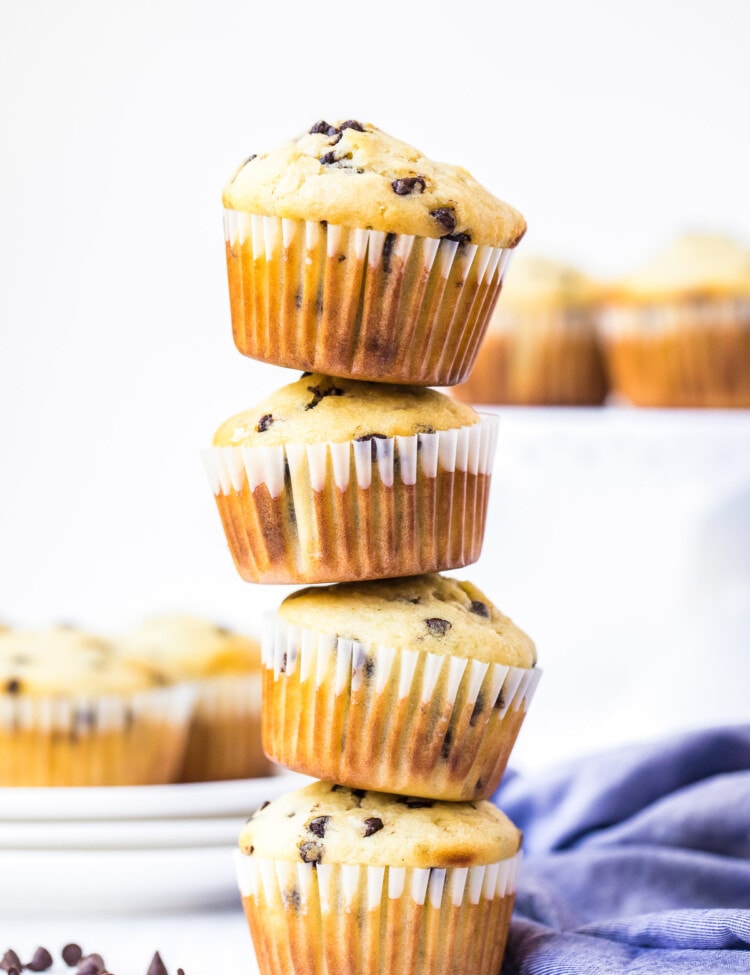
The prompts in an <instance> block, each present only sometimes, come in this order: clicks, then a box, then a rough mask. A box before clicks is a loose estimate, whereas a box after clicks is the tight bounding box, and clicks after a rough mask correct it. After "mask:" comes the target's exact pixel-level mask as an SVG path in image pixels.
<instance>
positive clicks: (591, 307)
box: [454, 253, 609, 406]
mask: <svg viewBox="0 0 750 975" xmlns="http://www.w3.org/2000/svg"><path fill="white" fill-rule="evenodd" d="M602 300H603V286H602V285H601V284H600V283H599V282H597V281H595V280H594V279H593V278H591V277H590V276H588V275H586V274H584V273H583V272H582V271H580V270H578V269H577V268H575V267H573V266H572V265H570V264H568V263H563V262H561V261H558V260H555V259H552V258H549V257H546V256H543V255H537V254H529V253H526V254H519V255H518V256H517V257H516V258H515V259H514V261H513V263H512V264H511V267H510V269H509V271H508V272H507V274H506V277H505V282H504V284H503V290H502V294H501V296H500V299H499V300H498V302H497V304H496V305H495V309H494V312H493V314H492V316H491V318H490V322H489V326H488V329H487V332H486V334H485V337H484V341H483V343H482V346H481V348H480V350H479V353H478V354H477V358H476V361H475V363H474V367H473V369H472V371H471V374H470V376H469V377H468V379H467V380H466V381H465V382H463V383H461V384H460V385H459V386H457V387H456V388H455V389H454V392H455V394H456V396H457V397H458V398H459V399H461V400H463V401H465V402H473V403H488V404H489V403H493V404H497V403H508V404H518V405H530V406H597V405H600V404H601V403H603V402H604V400H605V398H606V395H607V392H608V388H609V385H608V381H607V376H606V368H605V363H604V355H603V351H602V348H601V340H600V336H599V316H600V308H601V304H602Z"/></svg>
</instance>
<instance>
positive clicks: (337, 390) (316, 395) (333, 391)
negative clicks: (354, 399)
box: [305, 386, 344, 410]
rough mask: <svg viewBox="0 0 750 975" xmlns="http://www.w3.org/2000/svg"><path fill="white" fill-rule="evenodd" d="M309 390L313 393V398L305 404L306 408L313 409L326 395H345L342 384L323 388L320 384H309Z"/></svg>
mask: <svg viewBox="0 0 750 975" xmlns="http://www.w3.org/2000/svg"><path fill="white" fill-rule="evenodd" d="M307 388H308V390H309V392H311V393H312V394H313V398H312V400H311V401H310V402H309V403H308V404H307V405H306V406H305V410H312V409H313V408H314V407H316V406H317V405H318V403H319V402H320V401H321V400H322V399H325V398H326V396H343V395H344V390H343V389H341V387H340V386H329V387H328V389H321V388H320V387H319V386H308V387H307Z"/></svg>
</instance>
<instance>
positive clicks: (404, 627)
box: [278, 573, 536, 667]
mask: <svg viewBox="0 0 750 975" xmlns="http://www.w3.org/2000/svg"><path fill="white" fill-rule="evenodd" d="M278 615H279V617H280V618H281V619H282V620H284V622H286V623H289V624H291V625H293V626H298V627H301V628H304V629H310V630H316V631H318V632H320V633H326V634H333V635H336V636H339V637H344V638H345V639H352V640H358V641H359V642H361V643H374V644H379V645H381V646H386V647H394V648H396V649H398V650H424V651H426V652H429V653H434V654H438V655H443V654H450V655H452V656H455V657H460V658H466V659H471V660H480V661H483V662H489V663H497V664H503V665H508V666H512V667H533V666H534V664H535V663H536V648H535V646H534V643H533V641H532V640H531V639H530V638H529V637H528V636H527V635H526V634H525V633H524V632H523V631H522V630H520V629H519V628H518V627H517V626H516V625H515V624H514V623H513V622H512V621H511V620H510V619H508V617H507V616H503V614H502V613H501V612H500V610H499V609H497V607H496V606H494V605H493V604H492V603H491V602H490V601H489V599H487V597H486V596H485V595H484V593H482V592H481V591H480V590H479V589H477V587H476V586H474V585H472V584H471V583H470V582H465V581H459V580H458V579H453V578H450V577H448V576H443V575H440V574H439V573H430V574H428V575H420V576H409V577H402V578H398V579H378V580H375V581H372V582H344V583H339V584H337V585H332V586H312V587H310V588H307V589H300V590H299V591H298V592H295V593H292V595H290V596H287V598H286V599H285V600H284V601H283V603H282V604H281V606H280V607H279V610H278Z"/></svg>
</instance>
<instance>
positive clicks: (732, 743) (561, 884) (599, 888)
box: [494, 725, 750, 975]
mask: <svg viewBox="0 0 750 975" xmlns="http://www.w3.org/2000/svg"><path fill="white" fill-rule="evenodd" d="M494 801H495V802H496V803H497V805H498V806H499V807H500V808H501V809H502V810H504V812H506V813H507V814H508V816H509V817H510V818H511V819H512V820H513V822H514V823H515V824H516V825H517V826H518V827H519V828H520V829H522V830H523V833H524V851H525V852H524V862H523V865H522V872H521V878H520V880H519V887H518V892H517V895H516V909H515V912H514V915H513V920H512V922H511V930H510V936H509V939H508V948H507V951H506V957H505V962H504V964H503V975H620V973H628V975H630V973H633V975H635V973H638V975H678V973H680V975H682V973H689V975H703V973H705V975H709V973H710V975H713V973H722V972H733V973H734V972H736V973H740V972H741V973H750V725H742V726H734V727H726V728H711V729H707V730H703V731H700V732H691V733H686V734H682V735H675V736H672V737H670V738H668V739H665V740H661V741H658V742H655V743H649V744H639V745H633V746H628V747H624V748H619V749H616V750H610V751H607V752H603V753H600V754H594V755H590V756H585V757H582V758H579V759H577V760H575V761H573V762H570V763H568V764H566V765H565V766H564V767H559V768H556V769H555V770H551V771H546V772H539V773H534V774H528V775H518V774H516V773H514V772H513V771H509V772H508V773H506V775H505V777H504V778H503V781H502V783H501V785H500V788H499V789H498V791H497V793H496V794H495V796H494Z"/></svg>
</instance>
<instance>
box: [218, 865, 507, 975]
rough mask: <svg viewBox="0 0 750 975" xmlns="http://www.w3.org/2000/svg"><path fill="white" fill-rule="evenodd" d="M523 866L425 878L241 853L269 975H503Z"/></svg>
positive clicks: (250, 914)
mask: <svg viewBox="0 0 750 975" xmlns="http://www.w3.org/2000/svg"><path fill="white" fill-rule="evenodd" d="M520 860H521V854H520V853H518V854H516V855H515V856H513V857H511V858H509V859H507V860H502V861H500V862H496V863H491V864H487V865H481V866H471V867H448V868H434V867H433V868H431V869H425V868H416V867H395V866H364V865H358V864H326V863H322V862H321V863H317V864H312V863H299V862H291V861H281V860H271V859H265V858H260V857H257V856H254V855H253V856H246V855H244V854H242V853H240V852H239V851H238V852H237V854H236V864H237V879H238V884H239V888H240V893H241V895H242V901H243V905H244V908H245V913H246V916H247V919H248V922H249V925H250V930H251V934H252V938H253V944H254V947H255V952H256V956H257V959H258V966H259V968H260V971H261V972H263V973H264V975H327V973H330V972H347V973H349V975H368V973H371V972H377V973H378V975H396V973H399V975H401V973H403V972H409V973H410V975H458V973H460V975H497V972H498V971H499V970H500V964H501V962H502V956H503V953H504V950H505V942H506V939H507V933H508V927H509V924H510V916H511V913H512V910H513V903H514V899H515V890H516V880H517V875H518V869H519V864H520Z"/></svg>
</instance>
